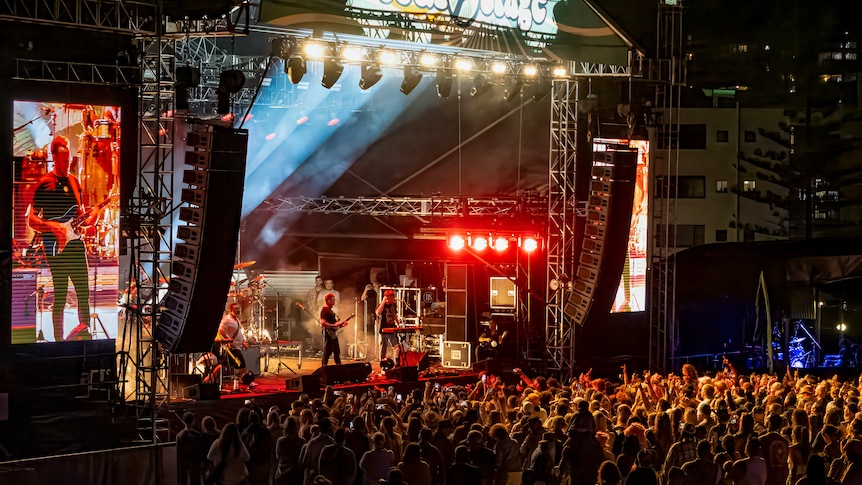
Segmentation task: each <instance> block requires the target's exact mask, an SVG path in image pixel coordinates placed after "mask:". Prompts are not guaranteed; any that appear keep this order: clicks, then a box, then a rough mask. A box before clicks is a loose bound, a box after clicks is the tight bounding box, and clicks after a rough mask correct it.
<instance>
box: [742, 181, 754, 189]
mask: <svg viewBox="0 0 862 485" xmlns="http://www.w3.org/2000/svg"><path fill="white" fill-rule="evenodd" d="M755 182H756V181H755V180H743V181H742V191H743V192H755V191H756V190H757V187H755Z"/></svg>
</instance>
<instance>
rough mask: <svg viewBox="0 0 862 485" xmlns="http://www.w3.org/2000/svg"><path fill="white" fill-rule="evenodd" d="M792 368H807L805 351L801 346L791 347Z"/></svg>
mask: <svg viewBox="0 0 862 485" xmlns="http://www.w3.org/2000/svg"><path fill="white" fill-rule="evenodd" d="M788 350H789V352H788V353H789V354H790V367H792V368H794V369H802V368H804V367H805V349H804V348H803V347H802V346H801V345H791V346H790V347H789V348H788Z"/></svg>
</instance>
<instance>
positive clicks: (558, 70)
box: [551, 66, 569, 78]
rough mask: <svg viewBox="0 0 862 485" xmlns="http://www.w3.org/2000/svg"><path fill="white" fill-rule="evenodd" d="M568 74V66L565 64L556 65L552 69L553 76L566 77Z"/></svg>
mask: <svg viewBox="0 0 862 485" xmlns="http://www.w3.org/2000/svg"><path fill="white" fill-rule="evenodd" d="M568 75H569V73H568V71H566V68H565V67H563V66H554V68H553V69H551V76H553V77H556V78H564V77H566V76H568Z"/></svg>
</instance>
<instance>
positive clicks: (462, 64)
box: [455, 57, 473, 72]
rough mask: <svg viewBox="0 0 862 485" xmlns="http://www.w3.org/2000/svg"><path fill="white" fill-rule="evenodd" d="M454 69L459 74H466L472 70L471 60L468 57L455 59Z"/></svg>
mask: <svg viewBox="0 0 862 485" xmlns="http://www.w3.org/2000/svg"><path fill="white" fill-rule="evenodd" d="M455 69H456V70H458V71H461V72H467V71H470V70H472V69H473V60H472V59H470V58H468V57H459V58H458V59H455Z"/></svg>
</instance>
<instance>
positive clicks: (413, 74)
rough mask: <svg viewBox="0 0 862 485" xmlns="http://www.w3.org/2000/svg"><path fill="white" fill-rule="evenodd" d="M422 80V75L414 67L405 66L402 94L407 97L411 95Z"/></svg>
mask: <svg viewBox="0 0 862 485" xmlns="http://www.w3.org/2000/svg"><path fill="white" fill-rule="evenodd" d="M421 80H422V73H421V72H419V70H418V69H416V68H415V67H413V66H404V81H402V82H401V92H402V93H404V94H405V95H407V94H410V93H411V92H412V91H413V89H414V88H415V87H416V85H418V84H419V81H421Z"/></svg>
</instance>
